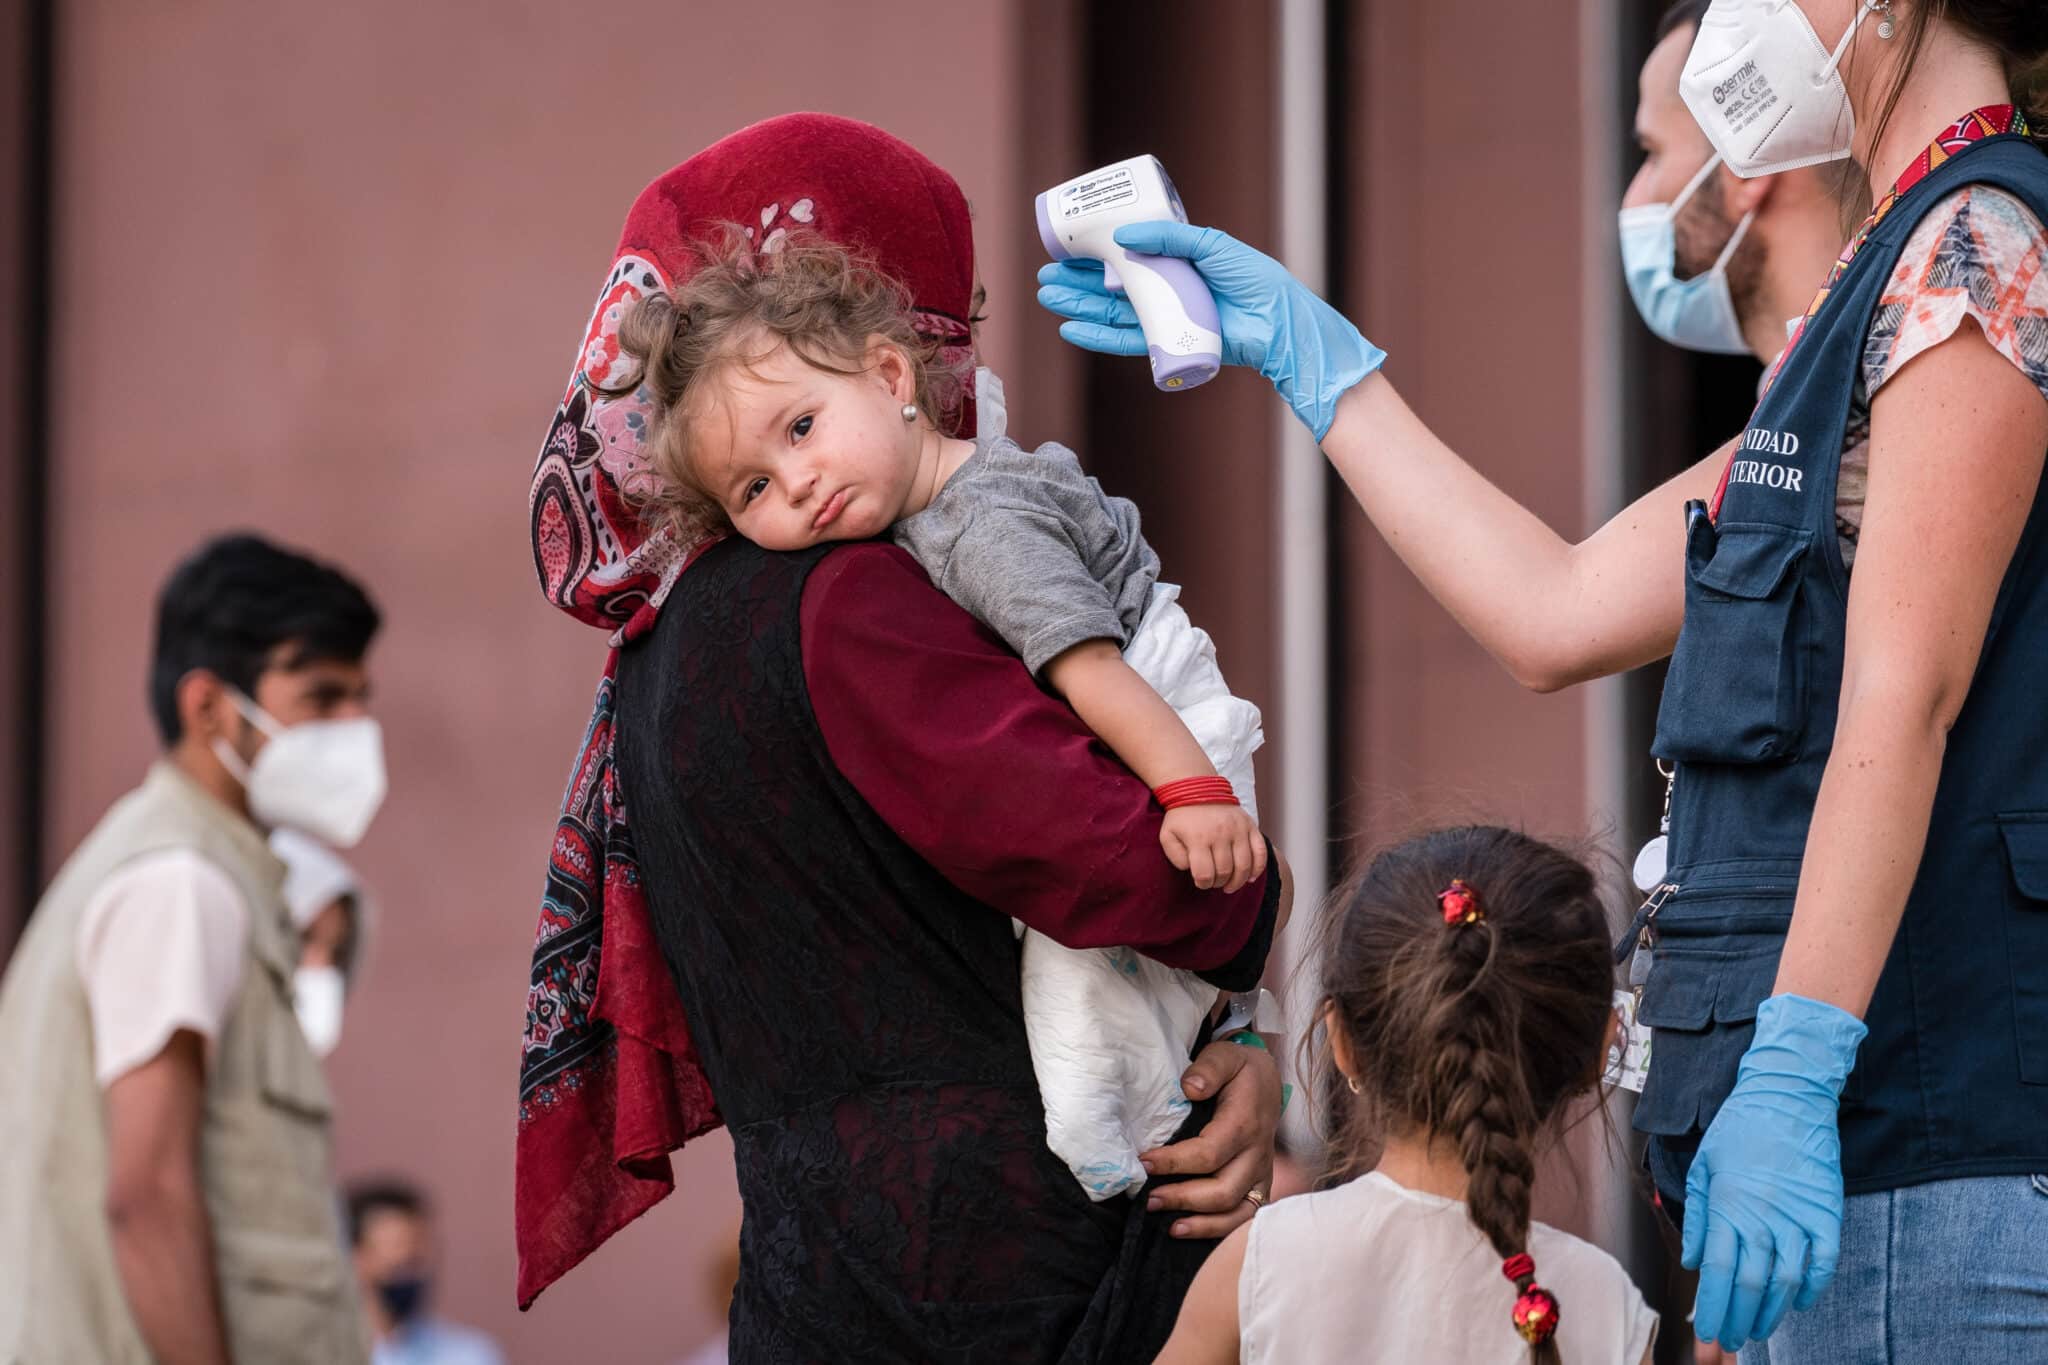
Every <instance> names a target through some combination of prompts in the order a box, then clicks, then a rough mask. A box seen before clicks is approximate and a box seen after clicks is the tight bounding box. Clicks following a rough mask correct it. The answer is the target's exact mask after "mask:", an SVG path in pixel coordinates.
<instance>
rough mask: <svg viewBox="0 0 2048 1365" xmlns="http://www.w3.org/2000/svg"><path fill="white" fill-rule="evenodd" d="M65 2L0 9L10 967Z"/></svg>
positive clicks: (34, 731)
mask: <svg viewBox="0 0 2048 1365" xmlns="http://www.w3.org/2000/svg"><path fill="white" fill-rule="evenodd" d="M54 28H55V6H54V4H53V3H52V2H51V0H24V3H21V4H16V5H9V6H7V7H6V8H5V10H4V11H0V53H5V54H6V56H5V57H4V58H0V87H4V89H5V94H4V96H0V166H5V167H8V168H9V174H8V177H7V181H6V187H5V189H4V190H0V261H4V262H5V264H4V265H0V423H4V425H5V434H4V435H0V583H4V584H5V585H6V586H5V591H0V868H5V869H6V871H5V874H4V875H5V878H6V881H5V885H4V886H0V962H4V961H5V959H6V956H7V954H8V952H9V950H10V949H11V948H12V947H13V945H14V940H15V937H16V935H17V934H19V932H20V930H21V927H22V925H23V924H24V923H25V922H26V921H27V919H28V914H29V911H30V909H31V908H32V907H33V906H34V905H35V900H36V897H37V895H38V894H39V893H40V891H41V889H42V860H41V856H40V854H41V838H42V824H41V818H40V813H41V810H42V785H43V784H42V775H43V762H44V756H43V753H42V742H41V735H42V696H43V680H42V668H43V657H44V650H43V629H42V623H43V613H44V610H45V608H44V604H43V601H44V590H45V586H46V585H45V583H44V575H43V565H44V563H45V561H46V559H47V555H46V553H45V551H46V549H47V546H46V543H45V537H44V533H43V526H44V514H45V511H46V503H47V501H48V499H47V496H46V493H47V486H46V481H45V479H44V476H43V470H44V467H45V460H46V457H47V439H46V438H47V431H48V427H47V423H46V421H45V419H44V410H43V395H44V391H45V383H44V381H45V379H46V377H47V374H48V365H47V362H46V360H45V358H44V357H45V356H46V355H47V353H48V349H49V348H48V345H47V339H48V331H49V256H50V246H51V243H50V232H49V221H50V214H49V190H50V147H51V142H52V130H51V117H50V109H51V103H50V79H51V74H50V73H51V65H52V63H51V57H52V48H53V46H54V42H53V31H54Z"/></svg>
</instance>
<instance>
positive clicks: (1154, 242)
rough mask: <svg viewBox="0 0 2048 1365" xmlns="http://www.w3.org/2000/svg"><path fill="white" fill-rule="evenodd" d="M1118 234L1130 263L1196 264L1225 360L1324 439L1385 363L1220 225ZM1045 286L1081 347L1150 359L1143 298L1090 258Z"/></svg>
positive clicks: (1052, 273) (1063, 264) (1046, 275)
mask: <svg viewBox="0 0 2048 1365" xmlns="http://www.w3.org/2000/svg"><path fill="white" fill-rule="evenodd" d="M1142 159H1143V160H1147V161H1149V160H1151V158H1149V157H1147V158H1142ZM1153 164H1154V165H1157V164H1158V163H1157V162H1154V163H1153ZM1160 175H1161V178H1162V179H1163V178H1164V176H1165V172H1164V171H1161V172H1160ZM1082 179H1083V180H1086V179H1087V177H1085V176H1084V177H1083V178H1082ZM1069 183H1070V184H1076V183H1080V182H1069ZM1040 202H1041V205H1042V204H1043V203H1044V200H1043V198H1041V201H1040ZM1040 221H1041V223H1043V221H1044V220H1043V219H1042V218H1041V220H1040ZM1112 238H1113V241H1112V244H1111V245H1112V249H1116V248H1121V249H1122V250H1123V251H1124V252H1125V253H1126V259H1136V260H1140V261H1145V260H1156V261H1162V262H1166V261H1185V262H1187V263H1188V264H1189V265H1192V266H1193V267H1194V270H1195V272H1196V273H1197V274H1198V275H1199V277H1200V279H1201V281H1202V283H1203V284H1204V285H1205V286H1206V288H1207V290H1208V292H1209V293H1210V294H1211V295H1212V296H1213V297H1214V299H1215V301H1216V309H1217V315H1218V323H1219V326H1220V330H1221V332H1222V336H1223V363H1224V364H1226V365H1243V366H1246V367H1248V368H1251V369H1255V370H1257V371H1258V372H1259V373H1260V374H1262V375H1264V376H1265V377H1266V378H1267V380H1268V381H1270V382H1271V383H1272V385H1273V387H1274V388H1275V389H1277V390H1279V393H1280V397H1281V398H1282V399H1284V400H1285V401H1286V403H1287V405H1288V406H1289V407H1291V408H1293V409H1294V414H1295V416H1297V417H1299V418H1300V419H1301V421H1302V423H1303V425H1305V426H1307V427H1308V429H1309V430H1310V431H1311V432H1313V433H1314V434H1315V438H1316V439H1317V440H1318V441H1320V440H1322V439H1323V437H1324V436H1325V435H1327V434H1328V433H1329V430H1330V424H1331V423H1332V422H1333V421H1335V420H1336V416H1337V400H1338V399H1339V398H1341V397H1343V395H1344V393H1345V392H1346V391H1347V390H1349V389H1351V388H1352V387H1353V386H1355V385H1356V384H1357V383H1358V382H1359V381H1360V380H1362V379H1364V378H1365V377H1366V376H1367V375H1369V374H1371V373H1372V372H1373V371H1374V370H1377V369H1378V368H1379V367H1380V363H1381V362H1382V361H1384V360H1385V359H1386V358H1387V353H1386V352H1385V351H1382V350H1381V349H1380V348H1379V347H1377V346H1375V345H1373V344H1372V343H1371V342H1370V341H1367V340H1366V339H1365V338H1364V337H1363V336H1360V335H1359V332H1358V329H1357V328H1356V327H1353V326H1352V325H1351V324H1350V322H1348V321H1346V320H1345V318H1344V316H1343V314H1341V313H1339V312H1338V311H1337V310H1336V309H1334V308H1332V307H1330V305H1329V304H1327V303H1325V302H1323V301H1322V300H1321V299H1320V298H1317V297H1316V295H1315V293H1314V291H1312V290H1310V289H1309V288H1308V287H1307V286H1306V285H1304V284H1302V283H1301V282H1300V281H1299V280H1297V279H1295V278H1294V277H1293V276H1292V275H1290V274H1288V273H1287V268H1286V267H1285V266H1283V265H1281V264H1280V263H1279V262H1278V261H1276V260H1274V259H1273V258H1272V257H1270V256H1267V255H1265V254H1264V253H1262V252H1259V251H1254V250H1253V249H1252V248H1251V247H1248V246H1246V245H1245V244H1244V243H1242V242H1239V241H1236V240H1235V239H1233V238H1231V237H1229V236H1227V235H1225V234H1224V233H1221V232H1218V231H1217V230H1216V229H1215V228H1202V227H1194V226H1191V225H1190V224H1188V223H1186V222H1182V221H1178V215H1177V216H1176V219H1175V220H1173V221H1151V222H1132V223H1130V225H1129V226H1127V227H1120V228H1118V229H1117V230H1116V231H1115V232H1114V233H1113V234H1112ZM1048 247H1050V239H1048ZM1054 254H1055V255H1059V254H1060V253H1058V252H1054ZM1084 254H1086V253H1085V252H1082V251H1080V250H1076V251H1075V252H1074V255H1075V256H1077V257H1078V256H1081V255H1084ZM1038 283H1039V286H1040V288H1039V290H1038V301H1039V303H1041V304H1042V305H1044V306H1045V307H1046V308H1048V309H1050V310H1052V311H1053V312H1055V313H1058V314H1060V315H1061V316H1062V317H1065V318H1067V319H1069V321H1067V322H1065V323H1063V324H1061V326H1060V335H1061V336H1063V337H1065V338H1066V339H1067V340H1068V341H1070V342H1072V343H1073V344H1074V345H1076V346H1080V347H1082V348H1084V349H1086V350H1090V351H1101V352H1103V353H1105V354H1108V355H1146V354H1148V353H1149V342H1148V337H1149V336H1151V335H1152V334H1153V327H1152V324H1151V322H1150V321H1149V320H1148V319H1147V318H1146V317H1145V315H1144V313H1143V312H1142V311H1141V310H1140V309H1139V308H1136V307H1133V304H1136V303H1138V302H1139V298H1138V295H1137V294H1136V293H1135V292H1133V293H1132V295H1131V297H1130V299H1128V300H1126V299H1123V298H1119V297H1117V296H1116V295H1115V294H1114V293H1112V292H1111V290H1112V289H1113V288H1114V284H1113V283H1112V282H1111V281H1109V280H1107V279H1106V278H1105V276H1104V274H1103V271H1102V270H1099V269H1096V268H1095V267H1094V264H1093V263H1092V262H1089V261H1084V260H1078V259H1062V260H1060V261H1059V262H1058V263H1057V264H1054V265H1049V266H1046V267H1045V268H1044V269H1042V270H1040V271H1039V272H1038ZM1155 365H1156V362H1155Z"/></svg>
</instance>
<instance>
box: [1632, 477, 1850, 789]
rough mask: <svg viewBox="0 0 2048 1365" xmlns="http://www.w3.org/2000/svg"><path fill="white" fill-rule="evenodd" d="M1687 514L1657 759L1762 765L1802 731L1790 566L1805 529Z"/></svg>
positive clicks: (1795, 592)
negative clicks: (1679, 616) (1679, 614)
mask: <svg viewBox="0 0 2048 1365" xmlns="http://www.w3.org/2000/svg"><path fill="white" fill-rule="evenodd" d="M1693 506H1694V508H1697V509H1698V510H1696V511H1692V512H1691V513H1690V515H1691V517H1692V522H1691V525H1690V527H1689V529H1688V530H1687V532H1686V545H1685V625H1684V627H1683V629H1681V630H1680V632H1679V635H1678V647H1677V648H1676V649H1675V650H1673V651H1672V655H1671V667H1670V671H1669V673H1668V674H1667V675H1666V677H1665V681H1664V698H1663V701H1662V703H1661V704H1660V705H1659V707H1658V710H1657V741H1656V745H1655V750H1656V753H1657V755H1658V756H1659V757H1660V758H1666V759H1672V760H1675V761H1677V762H1681V763H1770V762H1776V761H1779V760H1783V759H1788V758H1792V757H1794V756H1795V755H1796V754H1797V753H1798V752H1799V744H1800V741H1801V740H1802V739H1803V738H1804V736H1805V732H1806V710H1807V707H1806V677H1807V658H1806V656H1807V653H1808V651H1809V648H1810V642H1809V641H1808V639H1807V636H1808V635H1809V634H1810V630H1811V627H1810V622H1809V619H1808V613H1807V612H1806V611H1805V610H1804V609H1803V608H1802V606H1801V603H1800V575H1799V572H1798V570H1799V567H1800V565H1801V563H1802V562H1803V561H1804V559H1805V557H1806V553H1807V550H1808V549H1809V546H1810V541H1811V539H1812V537H1811V536H1810V535H1809V534H1808V533H1807V532H1806V531H1803V530H1798V529H1795V528H1793V527H1789V526H1774V525H1768V524H1765V523H1761V522H1731V523H1727V524H1724V525H1722V526H1719V527H1716V526H1715V525H1714V524H1713V522H1712V521H1711V520H1709V519H1708V517H1707V516H1706V513H1705V509H1704V508H1700V507H1699V505H1698V504H1697V503H1695V504H1693Z"/></svg>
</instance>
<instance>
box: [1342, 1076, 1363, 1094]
mask: <svg viewBox="0 0 2048 1365" xmlns="http://www.w3.org/2000/svg"><path fill="white" fill-rule="evenodd" d="M1344 1084H1346V1085H1348V1086H1350V1087H1351V1093H1352V1094H1354V1095H1362V1094H1364V1093H1365V1091H1364V1089H1363V1087H1361V1086H1360V1085H1359V1084H1358V1077H1356V1076H1346V1077H1345V1078H1344Z"/></svg>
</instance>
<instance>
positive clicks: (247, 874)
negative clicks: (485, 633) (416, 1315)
mask: <svg viewBox="0 0 2048 1365" xmlns="http://www.w3.org/2000/svg"><path fill="white" fill-rule="evenodd" d="M377 627H378V615H377V610H376V608H375V607H374V606H372V605H371V603H370V600H369V598H368V597H367V596H366V595H365V594H364V592H363V590H362V589H361V588H360V587H359V586H357V585H356V584H355V583H354V582H352V581H351V580H350V579H348V578H346V577H345V576H343V575H342V574H341V573H339V572H337V571H336V570H334V569H332V568H329V567H327V566H325V565H322V564H318V563H315V562H314V561H312V560H310V559H307V558H304V557H303V556H300V555H297V554H292V553H290V552H288V551H285V550H281V549H278V548H277V547H275V546H273V545H270V544H268V543H266V542H264V541H262V540H259V539H257V538H256V537H253V536H229V537H224V538H221V539H218V540H215V541H213V542H211V543H210V544H208V545H206V546H205V547H203V548H202V549H201V550H200V551H199V552H198V553H197V554H195V555H194V556H192V557H191V558H190V559H188V560H186V561H185V562H184V563H183V564H182V565H180V566H179V567H178V569H177V570H176V571H175V572H174V573H173V574H172V575H171V578H170V580H169V582H168V583H167V584H166V585H165V587H164V589H163V593H162V596H161V597H160V599H159V601H158V606H157V626H156V644H155V651H154V658H153V661H152V664H151V669H150V678H149V696H150V703H151V709H152V711H153V712H154V716H155V720H156V723H157V726H158V729H159V731H160V732H161V735H162V738H163V743H164V752H163V754H162V756H161V757H160V758H159V759H158V760H157V762H156V763H155V764H154V765H153V766H152V768H151V769H150V772H149V774H148V776H147V777H146V778H145V780H144V781H143V783H142V785H141V786H140V787H138V788H137V789H136V790H135V791H133V792H131V793H129V794H128V795H127V796H125V797H123V798H122V799H121V800H120V801H118V802H117V803H115V805H114V806H113V808H112V809H111V810H110V811H109V812H108V813H107V815H106V816H105V817H104V818H103V819H102V820H101V821H100V823H99V825H98V827H97V828H95V829H94V830H93V832H92V833H91V834H89V835H88V836H87V837H86V839H85V841H84V842H83V843H82V844H81V845H79V847H78V849H77V850H76V851H75V852H74V853H73V854H72V856H71V858H70V860H69V861H68V862H67V863H66V865H65V866H64V868H63V870H62V871H61V872H59V873H58V875H57V878H56V880H55V882H54V883H52V885H51V887H50V889H49V891H48V892H47V893H46V894H45V896H44V897H43V900H42V902H41V904H40V905H39V906H38V907H37V909H36V913H35V915H34V917H33V918H32V919H31V920H30V922H29V927H28V932H27V933H26V934H25V935H24V936H23V938H22V941H21V944H20V946H19V948H18V949H17V950H16V952H15V955H14V960H13V962H12V963H11V964H10V965H9V967H8V970H7V974H6V976H5V978H4V980H0V1037H5V1038H6V1039H7V1040H8V1045H7V1047H6V1048H5V1049H4V1050H0V1148H4V1150H5V1151H6V1152H7V1160H6V1161H5V1162H4V1163H0V1286H4V1288H0V1359H5V1360H23V1361H31V1360H32V1361H67V1360H91V1361H95V1362H106V1363H107V1365H130V1362H134V1363H136V1365H143V1363H146V1362H150V1361H156V1362H161V1365H185V1363H186V1362H192V1363H194V1365H199V1363H202V1362H203V1363H205V1365H212V1363H213V1362H226V1361H228V1360H230V1359H232V1360H237V1361H263V1362H306V1365H329V1362H356V1361H361V1360H363V1359H364V1358H365V1356H366V1355H367V1342H366V1341H365V1339H364V1333H363V1323H362V1316H361V1313H360V1311H359V1308H358V1305H357V1302H356V1297H355V1293H354V1289H353V1277H352V1276H351V1275H350V1274H349V1269H348V1263H347V1259H346V1256H345V1253H344V1251H343V1248H342V1240H341V1230H340V1228H339V1226H338V1223H337V1219H336V1214H335V1207H334V1199H333V1194H332V1177H331V1162H330V1154H329V1135H328V1110H329V1099H328V1092H327V1086H326V1082H325V1081H324V1080H323V1079H322V1076H321V1070H320V1063H319V1061H318V1060H317V1059H316V1058H315V1056H314V1054H313V1050H312V1048H311V1047H309V1046H308V1045H307V1041H306V1037H305V1035H304V1033H303V1032H302V1031H301V1030H300V1027H299V1021H298V1019H297V1017H296V1016H295V1015H294V1013H293V1001H292V974H293V969H294V968H295V967H296V966H297V963H298V944H297V939H296V935H295V933H294V931H293V929H292V925H291V920H290V917H289V913H288V910H287V908H286V905H285V901H284V898H283V894H282V886H283V881H284V866H283V864H282V863H280V862H279V861H278V860H277V858H276V857H275V856H274V855H273V854H272V853H271V851H270V849H269V847H268V846H267V844H266V843H265V833H266V831H267V830H269V829H272V828H276V827H280V826H290V827H294V828H298V829H301V830H304V831H305V832H307V833H309V834H313V835H316V836H318V837H320V838H322V839H325V840H327V841H329V842H331V843H335V844H338V845H342V846H348V845H352V844H354V843H355V842H356V841H357V840H358V839H360V838H361V837H362V834H363V832H364V830H365V828H366V827H367V826H368V825H369V822H370V819H371V817H372V816H373V815H374V813H375V811H376V808H377V806H378V804H379V802H380V801H381V800H382V799H383V795H384V766H383V750H382V741H381V738H380V735H379V732H378V730H377V725H376V722H375V721H374V720H372V719H370V718H369V716H368V715H367V714H366V710H365V701H366V698H367V695H368V680H367V676H366V674H365V671H364V663H363V659H364V654H365V653H366V651H367V650H368V648H369V645H370V641H371V638H372V637H373V636H374V635H375V634H376V631H377Z"/></svg>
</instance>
